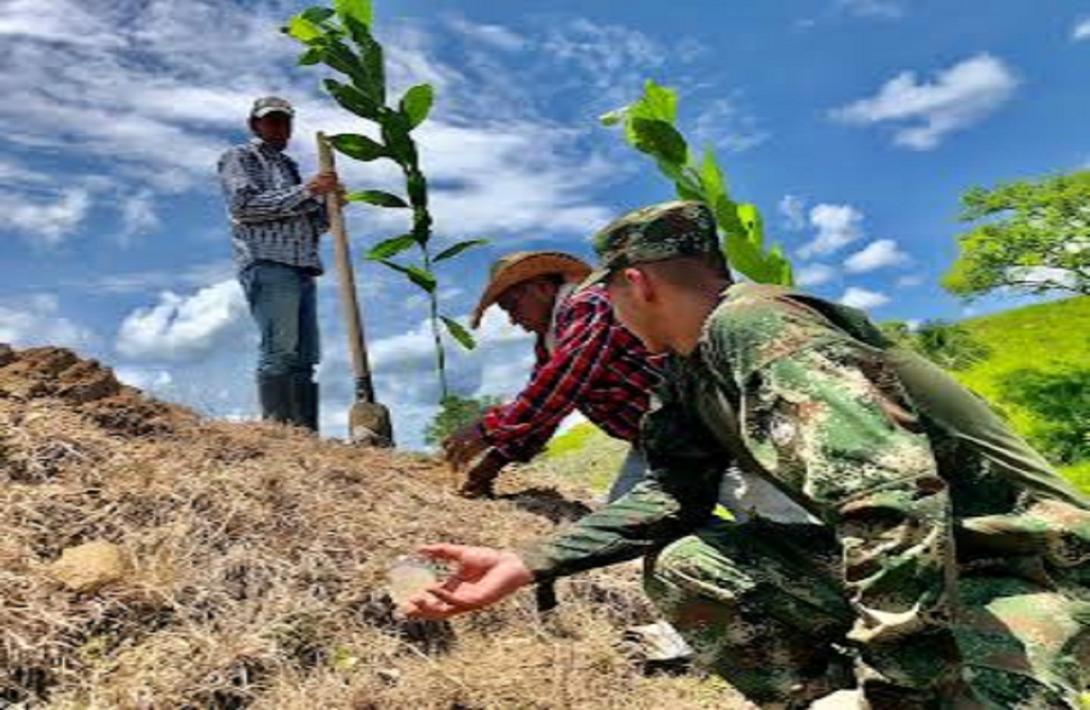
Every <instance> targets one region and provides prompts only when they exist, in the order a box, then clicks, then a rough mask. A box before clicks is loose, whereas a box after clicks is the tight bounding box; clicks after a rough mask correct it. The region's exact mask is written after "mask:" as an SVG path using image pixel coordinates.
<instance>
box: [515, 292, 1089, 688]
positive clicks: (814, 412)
mask: <svg viewBox="0 0 1090 710" xmlns="http://www.w3.org/2000/svg"><path fill="white" fill-rule="evenodd" d="M657 394H658V396H657V401H656V402H654V403H653V405H652V409H651V411H650V412H649V413H648V414H647V416H646V417H645V419H644V422H643V430H642V436H643V438H644V442H645V444H646V447H647V456H648V460H649V463H650V465H651V474H650V475H649V477H648V479H647V480H646V481H644V482H643V483H641V484H640V485H638V486H637V487H636V488H635V489H633V490H632V491H631V492H630V493H629V494H628V495H627V496H625V497H623V498H621V499H620V500H618V501H616V502H614V503H613V504H611V505H609V506H607V507H605V508H603V509H601V510H599V511H597V512H595V513H592V514H591V515H588V516H587V517H585V518H583V519H582V520H581V521H579V522H578V523H576V524H575V525H574V526H572V527H571V528H570V529H568V530H567V531H566V532H563V533H561V534H560V535H558V536H556V537H554V538H553V539H551V540H548V541H545V542H543V543H540V544H538V545H536V546H535V547H533V548H530V549H528V550H526V551H524V553H523V559H524V561H525V562H526V563H527V564H528V565H529V566H530V568H531V569H532V571H533V572H534V573H535V577H536V578H537V579H547V578H549V577H553V576H558V575H564V574H571V573H573V572H578V571H580V570H585V569H590V568H593V567H599V566H603V565H606V564H610V563H613V562H618V561H622V560H626V559H632V558H634V557H637V556H639V555H641V554H643V553H645V552H649V551H652V550H654V549H656V548H658V547H660V546H661V545H663V544H664V543H667V542H669V541H671V540H674V539H677V538H679V537H681V536H683V535H686V534H688V533H690V532H692V531H693V530H695V529H696V528H698V527H700V526H701V525H704V524H706V523H707V522H708V520H709V514H710V512H711V510H712V508H713V506H714V505H715V501H716V487H717V484H718V481H719V478H720V472H721V471H723V469H724V468H725V467H726V466H727V465H729V464H732V463H733V464H736V465H738V466H740V467H742V468H743V469H745V470H747V471H750V472H752V473H754V474H756V475H759V476H761V477H762V478H764V479H766V480H768V481H770V482H771V483H773V484H774V485H776V486H777V487H778V488H779V489H780V490H782V491H783V492H784V493H785V494H787V495H788V496H789V497H791V498H792V499H794V500H795V501H796V502H798V503H799V504H800V505H802V506H803V507H804V508H805V509H806V510H808V511H809V512H810V513H811V514H812V515H814V516H815V517H816V518H817V519H818V520H820V521H822V523H823V524H825V525H828V526H829V527H830V528H831V529H832V530H833V531H834V532H835V534H836V536H837V539H838V541H839V543H840V547H841V549H842V554H843V564H842V579H841V580H840V584H841V585H842V588H843V589H844V592H845V594H846V595H847V597H848V598H849V599H850V601H851V602H852V605H853V608H854V609H856V612H857V616H856V622H855V625H854V627H853V628H852V630H851V632H850V634H849V639H850V640H851V641H853V642H854V643H856V644H859V645H862V646H867V645H868V644H877V645H879V647H880V648H881V647H885V652H883V653H880V654H877V655H880V656H888V655H889V650H890V649H891V648H892V647H896V648H905V649H911V648H913V647H915V648H916V649H917V650H919V649H920V648H921V645H920V644H915V643H913V640H917V639H926V641H925V642H924V643H923V644H922V646H924V647H931V648H949V647H952V646H953V645H954V644H953V643H952V642H951V643H945V642H944V640H943V639H942V637H943V636H944V635H948V634H951V633H952V631H951V630H950V628H949V626H950V625H949V623H948V621H949V619H951V618H952V614H951V610H950V609H949V605H950V604H951V603H952V602H951V600H952V599H953V598H955V597H956V594H953V591H954V590H952V589H950V586H951V585H953V584H956V580H957V570H958V566H959V565H960V564H963V563H965V561H966V560H970V559H973V558H976V559H979V560H987V561H988V562H989V563H994V564H997V565H999V566H1001V567H1004V568H1005V569H1008V570H1014V571H1015V573H1018V572H1019V571H1022V570H1024V569H1025V568H1026V566H1027V565H1028V566H1030V567H1033V566H1036V567H1041V566H1042V565H1048V566H1050V569H1060V570H1062V569H1072V568H1076V567H1077V568H1078V569H1080V570H1086V569H1087V568H1090V512H1088V511H1090V504H1088V502H1087V501H1086V499H1085V498H1083V497H1082V496H1081V494H1080V493H1078V492H1077V491H1076V490H1074V489H1073V488H1072V487H1071V486H1070V485H1069V484H1067V483H1066V482H1065V481H1064V480H1063V479H1061V478H1060V477H1059V476H1058V475H1057V474H1055V473H1054V472H1053V471H1052V470H1051V469H1050V468H1049V466H1048V464H1047V463H1046V462H1045V461H1044V460H1043V459H1042V458H1041V457H1040V456H1039V455H1038V454H1036V453H1035V452H1034V451H1033V450H1032V449H1031V448H1030V447H1029V446H1028V445H1027V444H1026V443H1025V442H1023V441H1022V440H1021V439H1019V438H1018V437H1017V436H1016V435H1015V434H1013V433H1012V432H1011V430H1010V429H1009V428H1008V427H1007V426H1006V425H1005V424H1004V423H1003V422H1002V421H1001V420H1000V419H999V418H998V417H997V416H996V415H995V414H994V413H993V412H992V411H991V410H990V409H989V408H988V407H987V406H986V405H985V404H984V403H983V402H982V401H981V400H980V399H979V398H977V397H976V396H974V395H972V394H971V393H970V392H968V391H967V390H966V389H964V388H963V387H961V386H960V385H958V384H957V383H956V382H954V381H953V380H952V379H951V378H950V377H949V376H948V375H946V374H945V373H944V372H943V371H942V370H940V369H939V368H937V367H935V366H933V365H931V364H930V363H928V362H927V361H925V360H923V359H922V358H920V357H918V356H916V355H914V354H911V353H908V352H907V351H904V350H901V349H897V348H892V347H890V343H889V342H888V341H886V340H885V338H883V336H882V335H881V332H880V331H878V329H877V328H875V327H874V326H873V325H872V324H870V322H869V321H868V320H867V319H866V317H865V316H863V314H862V313H860V312H859V311H856V310H854V309H851V308H847V307H844V306H839V305H836V304H832V303H828V302H825V301H822V300H820V299H816V298H812V297H808V296H804V295H802V294H797V293H793V292H789V291H786V290H784V289H780V288H776V287H768V286H756V285H746V284H739V285H735V286H732V287H731V288H730V289H728V291H727V292H726V293H725V294H724V298H723V300H722V302H721V303H720V305H719V306H718V307H717V308H716V309H715V310H714V311H713V312H712V314H711V315H710V316H709V318H708V320H707V321H706V323H705V326H704V331H703V333H702V335H701V338H700V341H699V344H698V346H697V348H696V350H695V351H694V352H693V353H692V354H691V355H690V356H688V357H685V358H680V357H676V358H674V359H673V361H672V362H671V363H670V365H669V366H668V369H667V375H666V381H665V382H664V384H663V385H662V386H661V387H660V389H659V391H658V393H657ZM1080 574H1081V572H1080ZM1088 577H1090V574H1088V575H1085V576H1084V579H1083V580H1082V582H1083V584H1084V583H1085V582H1086V581H1090V579H1087V578H1088ZM1080 587H1081V589H1082V592H1081V594H1083V595H1085V596H1084V597H1083V598H1084V600H1086V598H1087V596H1090V591H1087V589H1086V588H1085V587H1084V586H1081V585H1080ZM890 642H892V643H890ZM906 652H911V651H908V650H906ZM893 655H896V654H893ZM890 666H891V668H890V670H891V671H893V672H894V673H895V674H898V675H899V674H900V673H899V672H898V671H897V670H896V669H897V668H898V667H902V666H901V664H899V663H896V662H892V663H891V664H890ZM899 680H900V681H901V682H903V683H904V684H906V685H909V686H911V685H918V684H926V683H927V679H921V678H916V679H914V678H909V677H902V678H900V679H899Z"/></svg>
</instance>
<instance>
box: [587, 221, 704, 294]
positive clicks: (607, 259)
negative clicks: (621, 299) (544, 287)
mask: <svg viewBox="0 0 1090 710" xmlns="http://www.w3.org/2000/svg"><path fill="white" fill-rule="evenodd" d="M593 242H594V251H595V252H596V253H597V254H598V261H599V266H598V268H597V269H595V271H594V273H592V274H591V275H590V276H588V277H587V279H586V280H585V281H584V282H583V285H582V287H583V288H586V287H587V286H591V285H593V284H596V283H601V282H602V281H604V280H605V279H606V278H607V277H608V276H609V275H610V274H611V273H613V272H614V271H616V270H617V269H623V268H625V267H628V266H632V265H634V264H644V263H647V262H650V261H664V260H666V259H676V258H678V257H684V256H701V255H703V254H713V253H715V252H717V251H718V250H719V236H718V235H717V234H716V231H715V218H714V217H713V216H712V212H711V210H710V209H708V207H707V205H705V204H704V203H702V202H693V201H675V202H663V203H660V204H657V205H650V206H649V207H641V208H640V209H638V210H633V211H632V212H629V213H628V214H626V215H624V216H622V217H620V218H618V219H616V220H614V221H613V222H611V223H609V224H608V225H607V226H606V227H605V228H604V229H602V230H601V231H599V232H598V233H597V234H595V235H594V238H593Z"/></svg>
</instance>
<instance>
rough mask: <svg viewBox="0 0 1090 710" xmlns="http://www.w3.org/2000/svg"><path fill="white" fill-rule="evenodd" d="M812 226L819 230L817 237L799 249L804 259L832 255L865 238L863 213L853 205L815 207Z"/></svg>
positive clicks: (812, 211)
mask: <svg viewBox="0 0 1090 710" xmlns="http://www.w3.org/2000/svg"><path fill="white" fill-rule="evenodd" d="M810 224H811V225H812V226H813V227H814V228H816V229H817V236H816V237H814V239H813V240H812V241H810V242H809V243H808V244H805V245H803V246H802V248H800V249H799V256H801V257H802V258H803V259H809V258H810V257H811V256H814V255H817V254H831V253H832V252H835V251H837V250H838V249H840V248H841V247H844V246H847V245H848V244H851V243H852V242H854V241H856V240H857V239H859V238H860V237H862V236H863V227H862V224H863V213H862V212H860V211H859V210H857V209H855V208H854V207H852V206H851V205H831V204H825V203H823V204H820V205H815V206H814V207H813V208H812V209H811V210H810Z"/></svg>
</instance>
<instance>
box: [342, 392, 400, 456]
mask: <svg viewBox="0 0 1090 710" xmlns="http://www.w3.org/2000/svg"><path fill="white" fill-rule="evenodd" d="M348 437H349V440H350V441H351V442H352V443H353V444H358V445H360V446H377V447H381V448H390V447H391V446H393V445H394V428H393V426H392V425H391V424H390V410H389V409H387V408H386V407H385V406H383V405H381V404H378V403H376V402H356V403H354V404H353V405H352V409H350V410H349V412H348Z"/></svg>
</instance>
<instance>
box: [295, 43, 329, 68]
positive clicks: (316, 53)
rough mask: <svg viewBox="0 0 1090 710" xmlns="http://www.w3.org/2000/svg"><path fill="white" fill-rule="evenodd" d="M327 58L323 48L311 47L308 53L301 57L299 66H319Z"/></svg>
mask: <svg viewBox="0 0 1090 710" xmlns="http://www.w3.org/2000/svg"><path fill="white" fill-rule="evenodd" d="M324 56H325V52H324V51H323V50H322V48H321V47H311V48H310V49H308V50H307V51H305V52H303V53H302V54H300V55H299V66H303V67H305V66H310V65H311V64H317V63H318V62H320V61H322V59H323V57H324Z"/></svg>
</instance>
